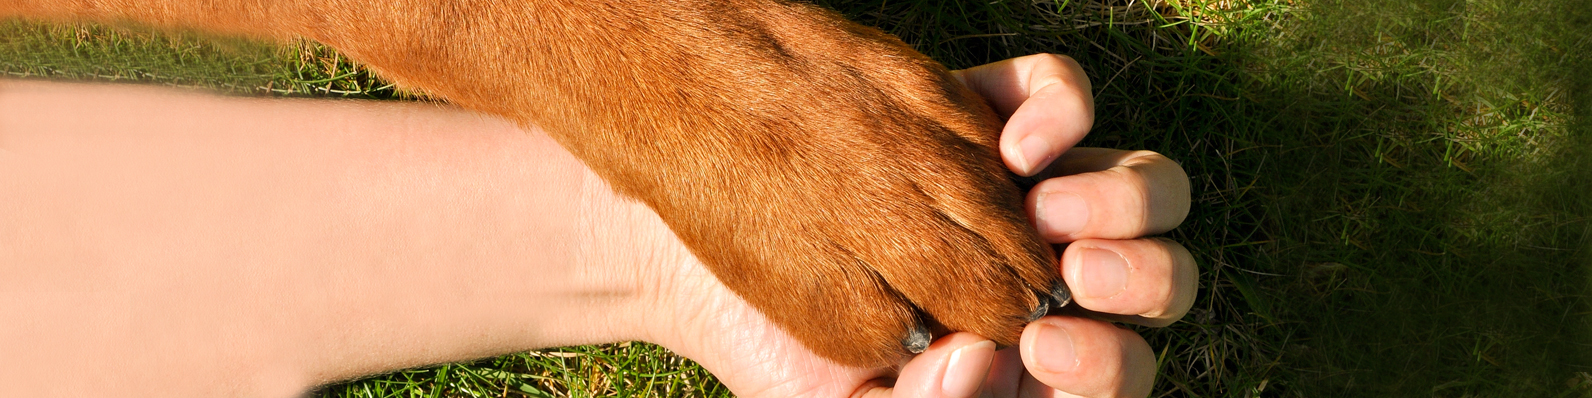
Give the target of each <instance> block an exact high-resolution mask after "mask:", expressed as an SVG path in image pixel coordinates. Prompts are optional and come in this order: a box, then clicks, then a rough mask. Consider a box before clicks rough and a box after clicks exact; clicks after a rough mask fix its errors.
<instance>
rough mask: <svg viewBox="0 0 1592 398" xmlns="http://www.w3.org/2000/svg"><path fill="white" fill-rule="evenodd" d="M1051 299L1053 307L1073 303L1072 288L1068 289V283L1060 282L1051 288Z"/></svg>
mask: <svg viewBox="0 0 1592 398" xmlns="http://www.w3.org/2000/svg"><path fill="white" fill-rule="evenodd" d="M1050 300H1051V303H1050V305H1051V306H1052V307H1053V308H1061V307H1066V306H1067V305H1068V304H1072V290H1069V289H1067V284H1066V283H1059V282H1058V283H1056V287H1054V288H1051V289H1050Z"/></svg>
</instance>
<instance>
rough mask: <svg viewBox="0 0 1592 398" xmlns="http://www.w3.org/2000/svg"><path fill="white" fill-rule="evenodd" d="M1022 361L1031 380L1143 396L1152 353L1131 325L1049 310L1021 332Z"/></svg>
mask: <svg viewBox="0 0 1592 398" xmlns="http://www.w3.org/2000/svg"><path fill="white" fill-rule="evenodd" d="M1021 353H1022V357H1023V364H1024V366H1026V367H1027V368H1028V370H1029V374H1030V375H1032V376H1033V377H1034V379H1035V380H1037V381H1039V382H1040V383H1043V384H1044V385H1046V386H1048V387H1050V388H1052V389H1055V390H1057V391H1060V392H1065V393H1067V394H1072V395H1078V396H1086V397H1143V396H1146V395H1148V394H1149V391H1150V389H1151V388H1152V387H1153V385H1154V381H1155V357H1154V355H1153V352H1151V351H1150V348H1149V344H1148V343H1145V341H1144V339H1143V338H1141V337H1139V335H1138V334H1137V333H1134V332H1133V331H1130V330H1126V329H1122V328H1118V327H1116V326H1113V325H1111V324H1109V323H1105V322H1101V321H1097V320H1092V319H1083V318H1073V317H1064V316H1049V317H1045V318H1043V319H1041V320H1039V321H1036V322H1034V323H1033V324H1030V325H1029V327H1028V328H1027V329H1025V330H1024V332H1023V341H1022V347H1021Z"/></svg>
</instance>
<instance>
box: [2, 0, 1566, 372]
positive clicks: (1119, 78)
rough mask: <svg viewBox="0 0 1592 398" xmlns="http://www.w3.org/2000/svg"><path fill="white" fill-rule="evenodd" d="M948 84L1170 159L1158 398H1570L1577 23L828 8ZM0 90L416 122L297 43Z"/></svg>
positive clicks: (1128, 8)
mask: <svg viewBox="0 0 1592 398" xmlns="http://www.w3.org/2000/svg"><path fill="white" fill-rule="evenodd" d="M820 3H823V4H825V5H828V6H832V7H835V8H837V9H839V10H841V11H842V12H844V13H846V14H847V15H849V16H852V17H853V18H855V19H857V20H859V21H862V22H864V23H867V24H872V25H875V26H880V27H882V28H884V29H886V30H889V31H891V32H893V33H896V34H898V35H900V36H902V37H903V38H904V39H906V40H907V41H908V42H909V43H913V44H914V45H915V46H917V47H918V48H919V49H920V50H922V51H924V52H925V53H927V54H929V55H931V56H934V57H935V58H937V59H940V60H941V61H942V62H945V63H947V64H948V65H950V66H953V67H966V66H971V65H976V64H980V63H984V62H989V61H993V60H998V59H1002V58H1007V57H1012V56H1018V55H1024V54H1029V53H1034V52H1054V53H1062V54H1069V55H1072V56H1073V57H1075V58H1077V59H1078V60H1079V61H1080V62H1081V63H1083V64H1084V65H1085V67H1086V69H1087V70H1088V71H1089V73H1090V78H1091V79H1092V81H1093V82H1094V87H1095V91H1096V93H1095V95H1096V102H1097V104H1098V106H1097V109H1098V116H1097V120H1098V122H1097V127H1096V129H1095V133H1094V134H1093V135H1092V136H1091V137H1090V138H1089V139H1088V141H1086V143H1087V144H1088V145H1095V146H1108V147H1119V148H1147V149H1152V150H1156V151H1159V152H1161V153H1163V154H1166V155H1168V156H1169V157H1171V158H1173V159H1176V160H1178V161H1179V162H1181V163H1182V164H1183V166H1184V168H1185V169H1187V170H1188V172H1189V174H1190V176H1191V178H1192V179H1193V183H1194V200H1195V204H1194V208H1193V211H1192V213H1191V214H1190V216H1189V219H1188V221H1187V222H1186V223H1185V224H1184V226H1183V227H1181V228H1179V229H1178V230H1176V231H1173V232H1172V233H1170V234H1169V235H1170V236H1171V237H1172V238H1174V239H1177V240H1178V241H1180V242H1184V244H1185V245H1187V246H1188V247H1189V248H1190V249H1191V251H1193V252H1194V254H1195V256H1196V258H1197V260H1198V261H1199V263H1200V265H1201V267H1202V273H1201V277H1200V299H1199V301H1198V302H1197V303H1196V305H1195V308H1194V310H1193V311H1192V312H1191V313H1190V314H1189V315H1188V316H1187V317H1186V318H1185V319H1184V321H1183V322H1180V323H1178V324H1176V325H1173V326H1171V327H1168V328H1162V329H1141V332H1142V333H1143V334H1144V335H1145V336H1146V338H1147V340H1148V341H1149V342H1150V344H1151V345H1152V347H1153V348H1154V349H1155V350H1156V352H1157V353H1158V354H1159V355H1160V358H1159V360H1160V376H1159V378H1158V381H1157V383H1158V385H1157V386H1156V389H1155V391H1156V392H1155V394H1156V396H1224V397H1258V396H1301V397H1316V396H1401V397H1403V396H1433V397H1499V396H1503V397H1515V396H1527V397H1589V396H1592V300H1589V297H1592V296H1589V293H1592V272H1589V271H1592V198H1589V195H1588V194H1589V193H1592V160H1589V159H1592V118H1589V116H1592V90H1589V89H1592V74H1588V73H1586V71H1592V55H1589V54H1592V7H1587V6H1585V5H1584V4H1582V3H1583V2H1582V1H1580V0H1509V1H1504V0H1405V1H1373V0H1250V1H1241V0H1227V1H1214V0H1169V1H1167V2H1157V1H1148V2H1147V1H1137V0H1134V1H1130V0H1053V1H1052V0H1041V1H1033V2H1027V1H1024V2H1015V1H1012V2H1001V1H996V2H986V1H976V2H966V1H951V0H893V1H885V0H872V1H845V2H842V1H823V0H821V1H820ZM0 71H3V73H7V74H11V75H14V76H16V75H20V76H43V77H50V78H67V79H90V78H92V79H99V80H117V81H141V82H156V83H161V84H171V85H181V86H201V87H210V88H215V89H219V90H224V91H230V92H234V93H248V94H276V95H302V96H327V95H332V96H352V97H365V98H383V99H391V98H399V99H402V98H412V97H413V96H414V95H412V94H405V93H401V92H398V91H395V90H393V89H392V87H390V86H387V85H385V84H383V83H381V81H380V80H379V79H377V78H375V77H373V76H371V75H370V74H369V73H366V72H363V71H362V70H360V69H358V68H357V66H356V65H353V64H350V63H348V62H347V61H346V60H344V59H343V58H341V57H340V56H338V55H336V54H335V53H333V52H330V51H327V50H325V49H323V48H320V47H318V46H316V45H314V44H313V43H292V44H289V45H286V46H267V45H261V44H258V43H247V42H237V41H227V40H221V41H214V40H209V39H200V38H197V37H194V36H191V35H176V36H168V35H158V34H152V33H149V32H143V31H139V30H136V29H133V30H112V29H107V28H102V27H61V26H40V25H31V24H21V23H12V24H9V25H4V26H0ZM318 394H319V395H323V396H340V397H343V396H346V397H376V396H382V397H385V396H482V395H490V396H587V395H627V396H628V395H659V396H719V395H727V394H728V392H726V391H725V390H724V389H723V388H722V387H721V386H718V385H717V384H716V382H714V381H713V379H712V377H711V376H710V375H707V374H706V373H705V372H704V371H702V370H701V369H700V368H698V367H696V366H695V365H693V364H691V363H689V361H684V360H682V359H680V358H679V357H676V356H673V355H672V354H669V353H667V352H666V351H664V350H662V349H660V348H657V347H655V346H651V345H646V344H618V345H608V346H597V347H570V348H560V349H553V350H545V351H537V352H532V353H526V354H516V355H510V356H505V357H501V358H494V359H487V360H482V361H478V362H472V363H463V364H448V365H441V366H437V367H431V368H425V369H418V370H409V371H403V372H398V373H393V374H389V375H381V376H376V377H372V378H369V379H364V380H357V381H351V382H347V383H342V384H338V385H333V386H327V387H325V388H324V389H322V390H321V391H319V392H318Z"/></svg>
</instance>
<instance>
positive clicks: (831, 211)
mask: <svg viewBox="0 0 1592 398" xmlns="http://www.w3.org/2000/svg"><path fill="white" fill-rule="evenodd" d="M0 3H4V4H0V16H6V15H13V16H26V17H34V18H47V19H55V20H98V21H119V20H132V21H138V22H141V23H146V24H155V25H162V26H172V27H185V28H197V29H203V30H209V31H217V32H224V33H235V34H237V33H241V34H248V35H255V36H267V37H274V38H287V37H292V36H303V37H307V38H311V39H314V40H318V41H320V42H322V43H325V44H327V45H330V46H332V47H334V48H337V49H338V50H341V51H343V52H344V53H346V54H348V55H350V56H352V57H354V58H356V59H358V60H360V61H362V62H364V63H366V64H367V65H370V66H371V67H373V68H374V69H376V70H378V71H379V72H380V73H381V74H382V75H384V76H385V77H387V78H389V79H392V80H395V81H397V82H399V83H400V84H404V85H407V86H411V87H418V88H421V89H423V90H425V91H426V92H427V93H430V94H434V95H437V96H439V97H442V98H445V99H447V100H448V101H450V102H452V103H455V104H458V105H460V106H463V107H466V108H471V109H476V110H480V111H484V112H489V113H493V114H497V115H501V116H504V117H507V118H509V119H512V120H514V121H517V122H519V123H522V124H534V125H536V126H540V127H541V128H542V129H544V130H545V131H547V132H548V133H549V134H551V135H552V136H553V137H554V138H555V139H557V140H558V141H559V142H560V143H561V144H563V145H564V146H565V147H566V148H567V149H569V150H570V151H571V152H573V153H574V154H575V155H576V156H578V157H579V158H581V159H582V160H584V161H585V162H586V164H587V165H588V166H590V167H591V168H592V169H593V170H595V171H596V172H597V174H598V175H600V176H602V177H603V178H604V179H606V180H607V181H608V182H609V183H610V184H612V185H613V186H614V187H615V189H617V190H618V191H620V192H621V193H622V194H624V195H628V196H630V197H634V198H637V199H639V200H641V201H643V202H645V203H647V204H648V205H650V206H651V207H652V208H653V209H654V210H656V211H657V213H658V214H659V215H660V216H662V218H663V220H665V221H666V222H667V223H668V224H669V225H670V227H672V228H673V229H674V231H675V232H676V234H677V235H678V236H679V237H680V238H681V239H682V240H684V241H685V243H686V244H687V245H688V246H689V247H690V248H691V249H692V250H693V252H694V253H695V254H696V255H697V256H698V257H699V258H700V259H701V260H702V261H703V262H704V263H706V264H707V266H708V267H709V268H710V269H711V270H712V271H713V272H714V274H715V275H716V276H718V278H719V279H720V280H722V281H723V282H724V283H725V284H726V285H728V286H729V287H730V289H732V290H734V291H735V292H736V293H738V294H740V295H741V296H742V297H744V298H745V299H746V300H747V301H749V302H750V303H751V304H752V305H754V306H756V307H757V308H758V309H759V310H761V311H762V312H763V313H764V314H767V316H768V317H769V318H771V319H773V320H774V321H775V322H776V323H778V324H779V325H781V326H782V327H784V328H785V329H786V330H787V331H789V332H790V333H791V334H793V335H794V336H795V337H796V338H798V339H799V340H800V341H802V342H803V343H804V344H806V345H807V346H808V347H810V348H812V349H813V350H814V351H816V352H818V353H819V354H821V355H824V356H826V357H828V358H831V359H833V360H836V361H838V362H840V363H845V364H851V365H887V364H893V363H895V362H896V361H898V360H899V359H900V358H901V357H902V355H903V353H904V351H903V349H902V348H901V340H902V337H903V336H904V335H905V334H906V331H907V330H908V328H909V327H911V326H912V325H913V324H915V323H917V322H927V323H928V324H929V325H943V326H944V327H945V328H948V329H951V330H963V331H972V332H976V333H978V334H980V335H983V336H986V337H989V338H991V339H993V340H995V341H996V342H999V343H1003V344H1013V343H1015V342H1016V341H1017V338H1018V336H1019V334H1020V332H1021V328H1022V325H1023V324H1024V322H1025V316H1026V315H1027V314H1029V313H1030V312H1031V311H1032V309H1033V308H1035V306H1036V305H1037V302H1038V301H1037V300H1036V298H1035V293H1034V292H1035V291H1048V290H1049V289H1050V287H1051V286H1052V285H1053V284H1056V283H1059V278H1058V275H1057V272H1056V271H1055V264H1056V263H1055V261H1054V260H1053V258H1052V257H1051V256H1053V255H1052V254H1051V252H1050V250H1049V249H1048V247H1047V246H1046V245H1045V244H1044V243H1043V242H1042V241H1040V240H1039V238H1038V237H1037V234H1036V233H1035V232H1034V231H1033V230H1032V229H1031V227H1029V226H1028V223H1027V222H1026V221H1025V219H1024V217H1023V216H1022V214H1023V213H1022V212H1021V211H1020V209H1019V205H1020V200H1021V198H1020V197H1019V194H1018V190H1017V188H1016V187H1014V186H1013V184H1012V183H1011V182H1009V181H1008V179H1007V177H1006V174H1005V171H1004V170H1005V168H1004V166H1003V165H1002V163H1001V162H1000V160H999V158H998V153H997V152H996V148H995V146H996V142H997V135H998V130H999V120H997V118H996V117H995V116H994V115H993V113H992V112H991V111H990V110H989V108H988V107H987V106H986V105H985V104H984V103H983V101H982V100H981V99H980V98H979V97H978V96H976V95H975V94H973V93H971V92H969V91H968V90H967V89H966V88H963V87H962V86H961V85H960V84H958V83H957V82H956V81H955V80H954V79H952V78H951V77H949V75H948V74H947V72H946V70H945V69H944V68H943V67H941V66H940V65H939V64H937V63H935V62H933V61H932V60H929V59H928V58H926V57H924V56H922V55H921V54H918V53H917V52H915V51H913V50H911V49H910V48H908V47H907V46H906V45H904V44H903V43H901V42H900V41H899V40H898V39H896V38H894V37H891V36H889V35H886V34H884V33H882V32H879V31H877V30H874V29H871V28H867V27H863V26H859V25H857V24H854V23H851V22H848V21H846V20H844V19H843V18H841V17H839V16H838V15H836V14H835V13H833V12H831V11H826V10H821V9H819V8H817V7H813V6H810V5H805V4H796V3H788V2H783V1H776V0H723V1H711V0H681V1H663V2H651V1H624V2H620V1H603V0H519V1H513V0H503V1H492V0H315V1H311V0H280V1H269V0H6V1H4V2H0ZM919 310H921V311H919Z"/></svg>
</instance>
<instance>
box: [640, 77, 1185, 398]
mask: <svg viewBox="0 0 1592 398" xmlns="http://www.w3.org/2000/svg"><path fill="white" fill-rule="evenodd" d="M955 76H957V77H958V78H959V79H960V80H961V81H962V82H964V84H966V85H968V86H969V87H970V88H972V89H973V90H974V91H976V92H978V93H980V94H982V95H983V96H985V97H986V98H988V100H989V101H990V103H991V104H992V105H993V107H994V108H995V110H996V111H997V112H998V113H1000V114H1001V115H1003V116H1005V117H1007V118H1008V119H1009V120H1008V122H1007V123H1006V124H1005V127H1004V129H1003V132H1002V136H1001V153H1002V154H1003V158H1004V159H1005V161H1006V162H1007V165H1008V166H1009V167H1010V168H1011V169H1012V170H1013V171H1014V172H1017V173H1019V174H1024V175H1033V176H1035V177H1036V178H1038V179H1040V180H1041V181H1040V182H1039V183H1038V184H1037V185H1036V186H1035V187H1034V189H1033V190H1032V191H1031V192H1029V194H1028V198H1027V210H1028V212H1029V215H1030V217H1031V219H1032V220H1033V221H1034V223H1035V225H1036V227H1037V228H1038V230H1039V231H1040V232H1041V235H1042V236H1044V237H1045V239H1046V240H1048V241H1050V242H1051V243H1066V244H1068V246H1067V248H1066V250H1065V251H1064V252H1063V254H1062V256H1061V263H1060V264H1059V267H1058V268H1059V269H1058V271H1059V272H1060V274H1061V275H1062V277H1063V279H1064V280H1065V281H1066V282H1067V284H1068V285H1069V286H1071V288H1072V289H1073V294H1074V303H1075V304H1072V305H1071V307H1069V308H1072V309H1071V310H1069V311H1062V312H1064V313H1066V314H1067V315H1054V316H1047V317H1044V318H1041V319H1039V320H1037V321H1035V322H1033V323H1031V324H1029V325H1028V326H1027V327H1026V328H1025V329H1024V333H1023V336H1022V340H1021V343H1020V345H1019V346H1017V347H1014V349H1006V350H1001V351H996V350H995V345H994V344H993V343H991V342H989V341H988V340H986V339H984V338H981V337H978V336H975V335H973V334H969V333H955V334H951V335H948V336H944V337H942V338H940V339H939V340H938V341H936V342H935V343H934V344H932V345H931V346H930V347H929V348H928V350H927V351H925V352H924V353H922V354H919V355H917V356H915V357H913V358H911V359H910V360H909V361H907V362H905V363H903V364H900V365H899V366H896V367H889V368H852V367H844V366H840V365H836V364H834V363H833V362H830V361H827V360H824V359H822V358H821V357H819V356H817V355H815V354H814V353H813V352H812V351H810V350H808V349H807V348H805V347H804V346H802V345H801V344H800V343H798V342H797V341H795V340H794V339H793V338H792V337H791V336H790V335H789V334H787V333H785V332H784V331H782V330H780V329H779V328H778V327H776V326H775V325H774V324H772V323H771V322H770V321H769V320H768V318H766V317H764V316H763V315H762V314H760V313H759V312H758V311H756V310H755V309H753V308H752V307H750V306H748V305H747V304H746V302H745V301H744V300H742V299H741V298H739V297H738V296H736V295H735V294H734V293H732V292H730V291H729V290H728V289H727V288H725V287H724V285H723V284H721V283H720V282H719V281H718V280H717V279H715V278H714V277H713V275H712V274H711V273H709V272H708V271H707V270H706V269H705V268H703V267H702V265H701V264H700V263H699V262H697V261H696V260H695V259H694V258H693V257H692V256H691V255H690V253H689V252H688V251H687V250H686V249H685V248H684V247H683V246H682V245H680V244H679V243H678V240H677V239H675V238H674V237H673V236H672V234H669V233H668V231H667V227H666V226H663V225H662V224H661V223H657V222H653V223H651V225H652V227H651V228H647V229H644V230H643V231H647V232H645V233H644V234H643V235H648V236H651V238H648V239H647V240H649V241H654V242H658V244H657V245H654V246H652V247H653V249H651V250H648V251H646V253H649V254H648V256H649V257H650V260H649V262H652V263H654V264H655V265H656V266H655V267H651V268H654V269H660V270H666V271H664V273H663V274H659V275H655V276H653V277H655V278H656V280H658V281H659V282H660V283H657V284H656V286H657V288H658V290H656V291H653V292H651V293H650V294H652V296H651V297H649V299H648V300H643V301H653V302H655V303H657V305H658V309H659V310H660V311H650V312H644V313H647V314H650V315H649V316H648V317H647V319H644V320H642V324H643V325H644V329H645V330H646V332H645V335H644V336H643V338H644V339H647V340H649V341H653V342H657V343H659V344H662V345H664V346H666V347H669V348H670V349H673V350H675V351H676V352H679V353H681V354H682V355H685V356H687V357H689V358H692V359H695V360H697V361H698V362H699V363H701V364H702V365H703V366H704V367H706V368H707V369H708V370H709V371H712V372H713V373H714V374H715V375H717V376H718V377H719V379H720V380H721V381H723V382H724V383H725V384H726V385H727V386H729V387H730V389H731V390H732V391H735V392H736V393H737V394H738V395H741V396H796V395H803V396H806V395H818V396H883V395H896V394H900V395H902V396H922V397H961V396H974V395H976V394H977V393H979V392H983V394H984V395H991V396H1012V395H1018V394H1021V395H1023V396H1088V397H1139V396H1145V395H1147V394H1148V393H1149V389H1150V388H1151V386H1152V384H1153V380H1154V374H1155V361H1154V356H1153V355H1152V353H1151V351H1150V348H1149V346H1148V345H1147V344H1146V343H1145V342H1144V340H1143V339H1142V338H1140V337H1139V336H1138V335H1137V334H1135V333H1133V332H1132V331H1129V330H1126V329H1121V328H1118V327H1115V326H1113V325H1111V324H1110V323H1108V322H1107V321H1108V320H1109V321H1118V322H1125V323H1133V324H1140V325H1147V326H1164V325H1167V324H1170V323H1172V322H1175V321H1177V320H1178V319H1179V318H1181V317H1182V316H1183V314H1184V313H1186V312H1187V311H1188V309H1189V307H1190V306H1191V305H1192V303H1193V300H1194V294H1195V286H1194V283H1195V273H1196V269H1195V265H1194V262H1193V259H1192V257H1191V256H1190V254H1189V253H1188V251H1187V250H1185V249H1184V248H1183V247H1182V246H1181V245H1179V244H1177V243H1175V242H1172V241H1169V240H1165V239H1159V238H1142V237H1143V236H1146V235H1153V234H1157V233H1161V232H1165V231H1167V230H1170V229H1171V228H1173V227H1176V226H1177V225H1178V224H1179V223H1181V222H1182V220H1183V218H1184V216H1185V215H1186V214H1187V212H1188V206H1189V191H1188V184H1187V177H1186V175H1185V174H1184V172H1183V170H1182V169H1181V168H1180V167H1179V166H1178V165H1177V164H1176V163H1174V162H1172V161H1171V160H1170V159H1167V158H1165V157H1163V156H1160V155H1158V154H1155V153H1152V152H1146V151H1121V150H1111V149H1098V148H1072V145H1074V144H1076V143H1077V142H1078V141H1079V140H1081V139H1082V137H1083V136H1084V135H1085V134H1086V133H1087V132H1088V130H1089V128H1090V126H1091V125H1092V120H1093V101H1092V98H1091V97H1090V94H1089V83H1088V80H1087V78H1086V77H1085V76H1084V74H1083V72H1082V70H1081V68H1080V67H1078V65H1077V64H1076V63H1075V62H1073V61H1072V60H1071V59H1068V58H1065V57H1059V56H1052V55H1044V54H1042V55H1033V56H1027V57H1022V58H1016V59H1011V60H1006V61H1001V62H997V63H993V64H989V65H984V66H979V67H975V68H972V69H968V70H964V71H958V72H956V73H955ZM1029 143H1034V145H1032V146H1029V145H1027V144H1029ZM812 321H813V322H818V323H823V322H825V320H822V319H814V320H812Z"/></svg>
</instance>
